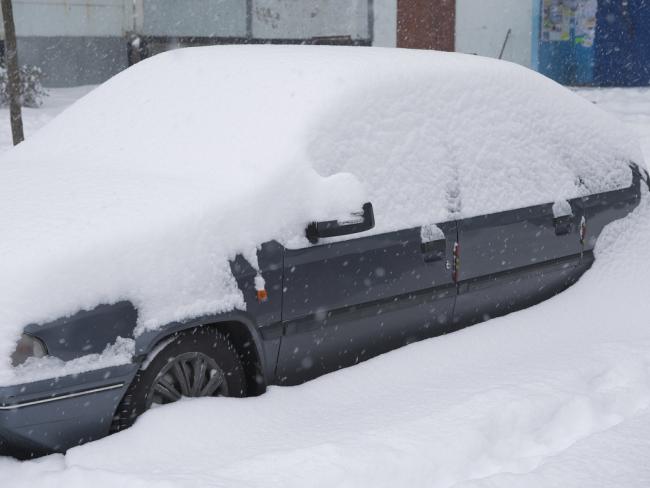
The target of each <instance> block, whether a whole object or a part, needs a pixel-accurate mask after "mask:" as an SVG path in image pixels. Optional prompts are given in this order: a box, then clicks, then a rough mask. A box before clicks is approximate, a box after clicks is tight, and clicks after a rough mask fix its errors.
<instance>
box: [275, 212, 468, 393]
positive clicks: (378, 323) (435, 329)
mask: <svg viewBox="0 0 650 488" xmlns="http://www.w3.org/2000/svg"><path fill="white" fill-rule="evenodd" d="M433 227H434V231H433V232H432V231H431V228H430V227H429V226H425V227H424V228H420V227H417V228H412V229H406V230H401V231H397V232H388V233H384V234H378V235H372V236H368V237H361V238H352V239H348V240H345V241H338V242H330V243H325V244H320V245H314V246H310V247H307V248H304V249H286V250H285V254H284V283H283V290H284V294H283V304H282V320H283V323H284V336H283V338H282V344H281V347H280V353H279V357H278V366H277V372H276V376H277V380H278V382H279V383H280V384H296V383H300V382H303V381H306V380H308V379H310V378H313V377H316V376H318V375H321V374H324V373H327V372H329V371H333V370H336V369H340V368H343V367H346V366H350V365H352V364H356V363H358V362H360V361H363V360H364V359H368V358H370V357H372V356H375V355H377V354H381V353H383V352H386V351H388V350H391V349H394V348H396V347H399V346H402V345H404V344H407V343H409V342H413V341H416V340H419V339H422V338H424V337H430V336H434V335H438V334H440V333H442V332H444V331H445V330H446V329H447V328H448V324H449V323H450V321H451V315H452V312H453V305H454V300H455V296H456V287H455V285H454V282H453V279H452V273H451V270H450V269H449V268H450V264H449V263H450V260H451V258H452V252H453V246H454V243H455V242H456V238H457V235H456V224H455V222H447V223H444V224H439V225H438V226H433Z"/></svg>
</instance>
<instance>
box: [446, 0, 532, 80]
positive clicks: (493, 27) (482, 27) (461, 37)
mask: <svg viewBox="0 0 650 488" xmlns="http://www.w3.org/2000/svg"><path fill="white" fill-rule="evenodd" d="M535 1H537V0H456V51H458V52H463V53H468V54H478V55H480V56H489V57H493V58H496V57H498V56H499V53H500V51H501V48H502V46H503V42H504V39H505V37H506V34H507V32H508V29H512V31H511V34H510V37H509V39H508V43H507V45H506V48H505V51H504V53H503V59H506V60H509V61H514V62H515V63H519V64H522V65H524V66H528V67H530V66H531V65H532V54H533V53H532V45H533V37H532V36H533V32H532V31H533V6H534V2H535Z"/></svg>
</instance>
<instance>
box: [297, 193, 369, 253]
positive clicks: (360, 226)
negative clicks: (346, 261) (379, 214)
mask: <svg viewBox="0 0 650 488" xmlns="http://www.w3.org/2000/svg"><path fill="white" fill-rule="evenodd" d="M353 216H355V217H358V219H355V220H352V221H339V220H328V221H325V222H312V223H311V224H309V225H308V226H307V229H306V230H305V235H306V236H307V239H308V240H309V242H311V243H312V244H316V243H317V242H318V240H319V239H321V238H323V237H335V236H345V235H349V234H358V233H359V232H364V231H366V230H370V229H372V228H373V227H374V226H375V214H374V212H373V210H372V203H370V202H367V203H364V204H363V208H362V210H361V212H358V213H354V214H353Z"/></svg>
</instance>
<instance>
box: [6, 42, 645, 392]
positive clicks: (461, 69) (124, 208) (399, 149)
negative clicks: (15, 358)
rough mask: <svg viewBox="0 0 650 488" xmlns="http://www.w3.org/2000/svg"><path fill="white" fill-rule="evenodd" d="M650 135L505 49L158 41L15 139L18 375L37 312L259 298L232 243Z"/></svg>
mask: <svg viewBox="0 0 650 488" xmlns="http://www.w3.org/2000/svg"><path fill="white" fill-rule="evenodd" d="M639 153H640V151H639V149H638V144H637V143H636V141H634V140H633V139H631V138H630V137H629V136H628V134H627V131H625V130H624V129H623V126H622V124H620V123H618V122H617V121H616V120H615V119H613V118H611V117H609V116H608V115H607V114H606V113H604V112H602V111H600V110H597V109H596V108H594V107H593V105H592V104H590V103H588V102H587V101H585V100H583V99H582V98H580V97H579V96H576V95H575V94H573V93H571V92H570V91H569V90H566V89H565V88H563V87H561V86H559V85H557V84H555V83H553V82H551V81H550V80H548V79H547V78H544V77H542V76H541V75H539V74H536V73H534V72H532V71H530V70H527V69H525V68H522V67H521V66H518V65H515V64H511V63H506V62H499V61H495V60H491V59H487V58H481V57H477V56H470V55H462V54H456V53H439V52H427V51H413V50H397V49H372V48H369V49H351V48H343V47H338V48H337V47H325V46H218V47H206V48H196V49H181V50H176V51H170V52H167V53H164V54H161V55H158V56H154V57H152V58H150V59H147V60H145V61H143V62H141V63H139V64H137V65H136V66H134V67H132V68H130V69H128V70H125V71H124V72H122V73H120V74H119V75H117V76H115V77H114V78H112V79H111V80H109V81H107V82H106V83H104V84H103V85H101V86H100V87H98V88H97V89H96V90H94V91H92V92H91V93H90V94H88V95H87V96H86V97H84V98H83V99H82V100H80V101H79V103H77V104H75V105H74V106H72V107H71V108H70V109H69V110H66V111H65V112H63V113H62V114H61V115H60V116H59V117H57V118H56V119H54V120H53V121H52V122H51V123H50V124H48V125H47V126H46V127H45V128H44V129H43V130H41V131H39V132H38V133H36V134H34V135H33V136H32V137H30V138H29V139H28V140H27V141H26V142H25V143H23V144H21V145H19V146H18V147H16V148H15V149H13V150H11V151H8V152H6V153H5V154H4V155H3V156H2V158H0V227H2V228H5V229H11V232H8V233H5V234H4V235H3V237H2V239H0V257H1V259H0V276H2V280H0V384H9V383H17V382H21V381H24V379H25V378H24V376H20V377H17V376H16V375H15V373H16V371H15V370H14V369H12V368H11V367H10V364H9V356H10V354H11V352H12V351H13V349H14V348H15V343H16V340H17V339H18V337H19V336H20V333H21V332H22V329H23V327H24V326H25V325H27V324H29V323H43V322H47V321H50V320H54V319H56V318H59V317H62V316H65V315H70V314H73V313H75V312H77V311H79V310H81V309H92V308H94V307H95V306H97V305H99V304H101V303H114V302H117V301H120V300H130V301H131V302H133V304H134V305H135V306H136V308H137V309H138V323H139V324H138V332H139V331H142V330H145V329H151V328H155V327H158V326H160V325H162V324H165V323H169V322H172V321H175V320H183V319H187V318H189V317H193V316H198V315H203V314H212V313H218V312H223V311H228V310H232V309H234V308H240V309H244V308H245V303H244V301H243V296H242V294H241V292H240V290H239V289H238V288H237V285H236V282H235V280H234V277H233V276H232V274H231V272H230V267H229V260H230V259H232V258H233V257H234V256H235V255H236V254H238V253H241V254H243V255H244V256H245V257H246V258H247V259H249V261H251V264H253V265H254V264H255V261H256V258H255V253H256V248H257V247H258V246H259V245H261V244H262V243H263V242H265V241H269V240H272V239H277V240H278V241H280V242H282V243H285V244H286V243H290V244H291V245H296V244H297V245H307V243H306V239H305V237H304V229H305V227H306V225H307V224H308V223H309V222H311V221H314V220H329V219H332V218H339V217H343V218H344V217H347V216H349V215H350V213H351V212H354V211H358V210H359V209H360V208H361V205H362V203H363V202H364V201H367V200H370V201H372V203H373V205H374V207H375V215H376V223H377V225H376V227H375V229H373V230H372V231H371V232H373V233H378V232H383V231H390V230H396V229H400V228H408V227H415V226H419V225H426V224H431V223H437V222H443V221H446V220H449V219H452V218H455V217H470V216H473V215H477V214H482V213H490V212H495V211H501V210H506V209H510V208H517V207H524V206H528V205H533V204H538V203H544V202H553V201H559V200H563V199H568V198H573V197H577V196H581V195H585V194H588V193H591V192H600V191H606V190H610V189H614V188H620V187H623V186H628V185H629V184H630V183H631V171H630V168H629V166H628V162H630V161H634V162H637V163H640V162H641V156H640V154H639ZM261 278H263V277H261ZM261 278H260V279H258V282H261ZM19 372H23V371H22V370H20V371H19Z"/></svg>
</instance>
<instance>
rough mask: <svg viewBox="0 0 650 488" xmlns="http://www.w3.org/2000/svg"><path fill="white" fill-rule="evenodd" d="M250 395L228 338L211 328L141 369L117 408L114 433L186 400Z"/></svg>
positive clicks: (184, 338)
mask: <svg viewBox="0 0 650 488" xmlns="http://www.w3.org/2000/svg"><path fill="white" fill-rule="evenodd" d="M245 394H246V377H245V374H244V368H243V366H242V364H241V360H240V359H239V355H238V354H237V350H236V349H235V347H234V346H233V345H232V343H231V342H230V341H229V340H228V339H227V338H226V337H225V336H224V335H222V334H221V333H219V332H218V331H216V330H215V329H214V328H211V327H201V328H198V329H193V330H191V331H187V332H182V333H180V334H178V335H177V336H175V337H174V338H173V339H172V341H171V342H170V343H169V344H167V345H166V346H165V347H164V348H163V349H162V350H161V351H160V352H159V353H158V354H156V355H155V356H154V358H153V359H152V360H151V362H150V363H149V364H148V365H147V366H146V368H145V369H141V370H140V371H138V373H137V374H136V376H135V378H134V380H133V382H132V383H131V385H130V386H129V388H128V390H127V392H126V394H125V395H124V398H123V399H122V401H121V403H120V405H119V406H118V408H117V411H116V413H115V417H114V418H113V423H112V425H111V432H117V431H120V430H124V429H126V428H128V427H130V426H131V425H133V423H134V422H135V420H136V419H137V418H138V416H140V415H141V414H142V413H144V412H145V411H147V410H149V409H150V408H151V407H154V406H159V405H165V404H168V403H173V402H175V401H177V400H179V399H180V398H181V397H207V396H230V397H243V396H244V395H245Z"/></svg>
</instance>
